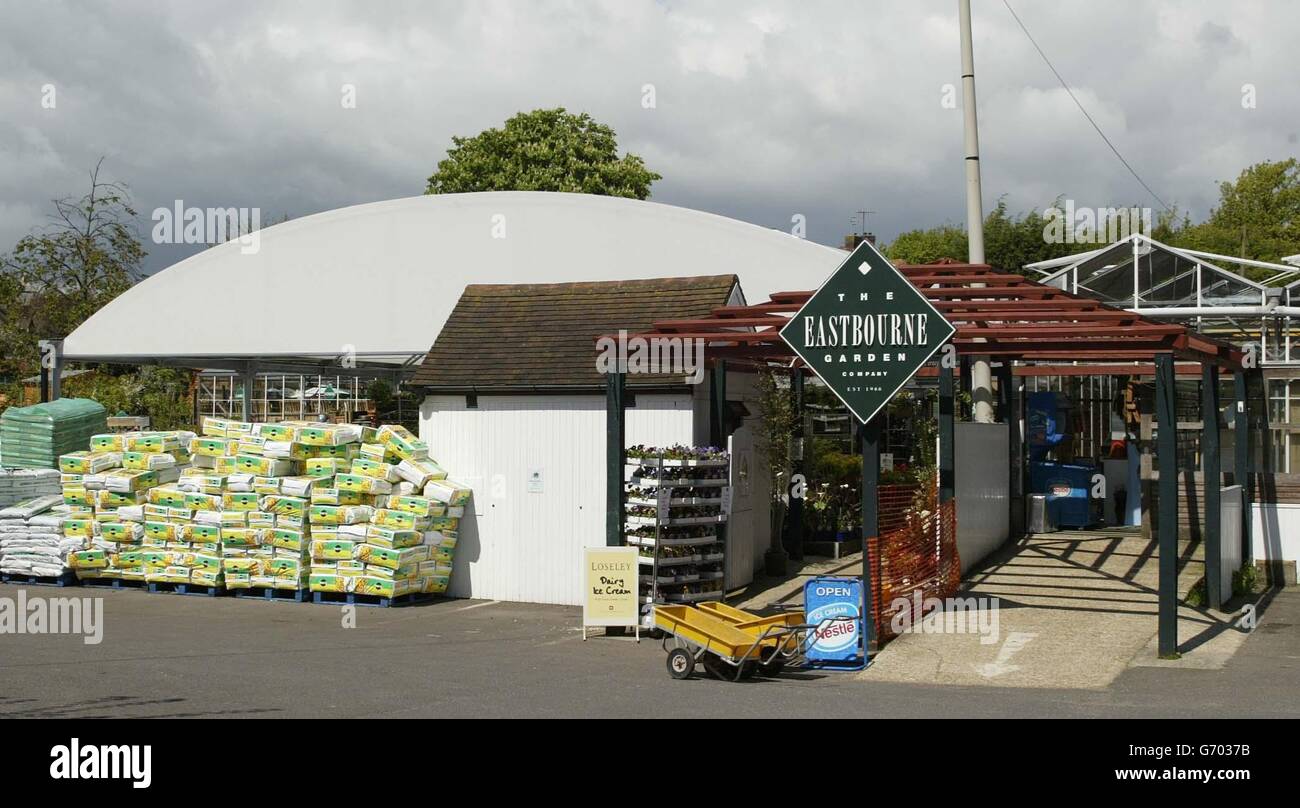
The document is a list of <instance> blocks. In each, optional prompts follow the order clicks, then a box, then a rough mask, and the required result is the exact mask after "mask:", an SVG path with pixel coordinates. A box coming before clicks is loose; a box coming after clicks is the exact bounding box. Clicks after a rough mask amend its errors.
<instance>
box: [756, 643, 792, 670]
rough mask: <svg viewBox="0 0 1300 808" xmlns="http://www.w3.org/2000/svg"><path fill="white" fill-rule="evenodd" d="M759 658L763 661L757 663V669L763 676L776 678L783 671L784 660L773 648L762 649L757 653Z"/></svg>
mask: <svg viewBox="0 0 1300 808" xmlns="http://www.w3.org/2000/svg"><path fill="white" fill-rule="evenodd" d="M759 657H760V658H761V659H762V660H763V661H762V662H760V663H758V669H759V670H760V671H761V672H762V673H763V675H764V676H776V675H777V674H779V673H780V672H781V671H783V670H785V663H786V658H785V657H784V656H782V655H781V654H778V653H777V651H776V649H775V648H764V649H763V650H762V651H760V652H759Z"/></svg>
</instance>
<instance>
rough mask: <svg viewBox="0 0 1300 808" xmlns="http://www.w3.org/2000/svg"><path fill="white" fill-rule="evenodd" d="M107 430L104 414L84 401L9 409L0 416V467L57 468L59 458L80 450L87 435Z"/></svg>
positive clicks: (87, 441)
mask: <svg viewBox="0 0 1300 808" xmlns="http://www.w3.org/2000/svg"><path fill="white" fill-rule="evenodd" d="M107 431H108V416H107V413H105V411H104V408H103V407H102V406H101V405H100V404H99V402H96V401H92V400H90V399H88V398H60V399H58V400H56V401H50V402H47V403H45V404H33V405H32V406H30V407H10V408H9V409H7V410H5V411H4V413H3V414H0V466H4V467H6V468H22V469H52V468H57V467H58V464H59V455H62V454H69V453H71V452H77V451H84V450H85V449H86V447H87V446H89V445H90V439H91V436H93V435H96V434H99V433H103V432H107Z"/></svg>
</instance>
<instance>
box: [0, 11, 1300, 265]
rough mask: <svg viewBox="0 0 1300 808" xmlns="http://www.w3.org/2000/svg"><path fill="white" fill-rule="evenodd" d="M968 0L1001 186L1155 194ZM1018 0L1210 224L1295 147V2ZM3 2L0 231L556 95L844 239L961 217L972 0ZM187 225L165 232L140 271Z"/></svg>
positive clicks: (354, 187)
mask: <svg viewBox="0 0 1300 808" xmlns="http://www.w3.org/2000/svg"><path fill="white" fill-rule="evenodd" d="M973 5H974V6H975V10H974V15H975V22H974V30H975V60H976V62H975V64H976V76H977V80H978V92H979V116H980V142H981V147H982V152H983V155H982V156H983V166H984V177H983V181H984V192H985V207H986V209H987V208H988V207H991V206H992V205H993V204H994V202H995V201H996V200H997V198H998V197H1000V196H1005V197H1006V199H1007V201H1008V204H1009V205H1010V206H1011V208H1012V209H1013V210H1024V209H1027V208H1031V207H1036V208H1040V209H1041V208H1042V207H1044V206H1045V205H1047V204H1050V202H1051V201H1052V200H1053V199H1054V198H1055V197H1056V196H1058V195H1065V196H1067V197H1069V198H1071V199H1074V200H1075V201H1076V203H1077V204H1078V205H1080V206H1103V205H1128V204H1138V205H1145V206H1151V207H1157V208H1158V203H1156V202H1155V201H1154V200H1153V199H1151V197H1150V196H1149V195H1148V194H1147V193H1146V191H1144V190H1143V189H1142V187H1141V186H1140V185H1138V183H1137V181H1136V180H1134V179H1133V177H1132V176H1131V175H1130V174H1129V173H1128V172H1127V171H1126V170H1125V169H1124V167H1123V165H1121V164H1120V162H1119V161H1118V160H1117V159H1116V158H1115V157H1114V155H1113V154H1111V152H1110V151H1109V150H1108V149H1107V147H1106V146H1105V144H1104V143H1103V142H1102V141H1101V139H1100V138H1099V137H1098V136H1097V134H1096V132H1094V131H1093V130H1092V128H1091V127H1090V126H1089V125H1088V124H1087V122H1086V121H1085V120H1084V118H1083V116H1082V115H1081V114H1080V113H1079V111H1078V110H1077V109H1076V108H1075V106H1074V104H1073V102H1071V101H1070V99H1069V97H1068V96H1067V95H1066V93H1065V91H1064V90H1062V89H1061V87H1060V85H1059V84H1058V83H1057V81H1056V79H1055V77H1054V76H1053V75H1052V74H1051V72H1050V71H1049V70H1048V69H1047V67H1046V66H1045V65H1044V64H1043V62H1042V60H1041V59H1040V57H1039V56H1038V54H1037V53H1036V52H1035V51H1034V50H1033V47H1032V45H1031V44H1030V42H1029V41H1028V40H1027V39H1026V37H1025V35H1024V33H1023V32H1022V31H1021V30H1020V29H1019V27H1017V25H1016V23H1015V21H1014V19H1013V18H1012V17H1011V14H1010V13H1009V12H1008V10H1007V8H1006V7H1005V5H1004V4H1003V3H1002V2H1001V0H975V2H974V4H973ZM1011 5H1012V7H1013V8H1015V10H1016V12H1017V13H1018V14H1019V15H1020V17H1021V19H1022V20H1023V21H1024V23H1025V25H1026V26H1028V28H1029V31H1030V32H1031V33H1032V34H1033V35H1034V37H1035V38H1036V39H1037V40H1038V43H1039V44H1040V45H1041V46H1042V48H1043V49H1044V51H1045V52H1046V53H1047V55H1048V56H1049V58H1051V59H1052V60H1053V62H1054V63H1055V65H1056V67H1057V69H1058V70H1059V71H1060V72H1061V73H1062V75H1063V76H1064V77H1065V79H1066V80H1067V81H1068V82H1070V84H1071V86H1072V87H1073V88H1074V90H1075V93H1076V95H1077V97H1078V98H1079V100H1080V101H1081V102H1082V103H1083V105H1084V106H1085V107H1086V108H1087V109H1088V111H1089V112H1090V113H1091V114H1092V116H1093V118H1094V119H1095V120H1096V121H1097V123H1098V124H1099V125H1100V126H1101V128H1102V129H1103V131H1105V132H1106V133H1107V135H1108V136H1109V137H1110V138H1111V140H1112V141H1113V142H1114V143H1115V144H1116V146H1117V147H1118V148H1119V149H1120V150H1121V152H1123V153H1124V155H1125V156H1126V157H1127V158H1128V159H1129V162H1130V163H1131V164H1133V165H1134V167H1136V168H1137V170H1138V172H1139V173H1140V174H1141V175H1142V176H1143V178H1144V179H1145V180H1146V181H1147V183H1148V184H1149V185H1150V186H1151V187H1152V189H1153V190H1154V191H1155V192H1156V193H1157V194H1158V195H1159V196H1160V197H1161V198H1162V199H1164V200H1165V201H1166V202H1168V203H1170V204H1177V205H1178V206H1179V207H1180V208H1182V209H1185V210H1188V211H1190V212H1191V214H1192V215H1193V217H1194V218H1199V217H1202V216H1204V215H1205V214H1206V213H1207V212H1208V210H1209V208H1210V206H1211V205H1212V204H1213V202H1214V200H1215V199H1216V193H1217V192H1216V187H1217V186H1216V183H1217V182H1218V181H1220V180H1224V179H1229V178H1232V177H1235V176H1236V174H1237V173H1238V171H1240V170H1241V168H1243V167H1244V166H1246V165H1249V164H1251V163H1254V162H1257V161H1260V160H1265V159H1280V158H1285V157H1289V156H1294V155H1297V154H1300V143H1297V131H1300V85H1297V82H1296V81H1295V70H1296V68H1295V51H1294V48H1295V43H1296V42H1297V36H1296V35H1297V33H1300V5H1298V4H1296V3H1294V2H1291V0H1274V1H1273V2H1264V1H1261V2H1246V1H1243V0H1236V1H1235V2H1232V3H1223V2H1219V1H1218V0H1203V1H1201V2H1196V1H1195V0H1186V1H1185V2H1174V0H1096V1H1095V2H1089V3H1058V2H1041V0H1011ZM0 10H2V11H3V19H4V21H5V23H4V25H3V26H2V27H0V250H7V249H8V248H9V247H10V246H11V245H12V244H13V243H14V242H15V241H16V240H17V239H18V238H19V237H21V236H22V235H23V234H25V233H27V232H28V231H30V230H31V229H32V228H33V227H35V226H39V225H40V224H41V223H42V222H43V221H45V217H46V216H47V214H48V211H49V209H50V205H49V200H50V199H51V198H52V197H55V196H62V195H67V194H73V193H80V192H81V191H82V190H83V189H84V186H85V182H86V179H85V178H86V172H87V171H88V169H89V168H90V167H91V166H93V165H94V163H95V161H96V160H97V159H98V158H99V157H100V156H101V155H103V156H105V157H106V160H105V163H104V172H105V174H106V175H108V176H109V177H110V178H111V179H115V180H120V181H123V182H125V183H127V184H129V186H130V188H131V192H132V195H133V197H134V200H135V204H136V207H137V208H138V210H139V211H140V213H141V218H140V229H141V232H142V234H144V235H145V236H146V237H148V234H149V227H150V221H149V216H150V213H151V212H152V211H153V209H155V208H157V207H160V206H163V207H171V206H172V205H174V204H175V201H176V200H184V202H185V204H186V205H197V206H200V207H210V206H221V207H225V206H242V207H257V208H260V209H261V211H262V213H263V218H264V219H265V218H271V217H274V218H279V216H280V215H282V214H288V215H290V216H294V217H297V216H302V215H305V214H309V213H314V212H318V211H322V210H328V209H330V208H335V207H340V206H345V205H350V204H356V203H362V202H370V201H375V200H381V199H389V198H394V197H401V196H410V195H415V194H419V193H421V192H422V191H423V189H424V185H425V179H426V177H428V175H429V174H430V173H432V171H433V170H434V168H435V166H436V164H437V162H438V160H439V159H440V158H441V157H442V156H443V154H444V152H445V150H446V148H447V147H448V146H449V144H450V139H451V137H452V136H453V135H467V134H474V133H477V132H478V131H480V130H482V129H484V128H487V127H490V126H496V125H499V124H500V123H501V122H502V121H504V120H505V119H506V118H507V117H509V116H510V115H512V114H513V113H515V112H517V111H519V110H528V109H534V108H538V107H549V106H564V107H567V108H568V109H570V110H574V111H578V110H581V111H586V112H588V113H590V114H591V115H593V116H594V117H595V118H597V119H598V120H601V121H603V122H606V123H608V124H610V125H611V126H613V127H614V129H615V130H616V131H617V132H618V134H619V138H620V143H621V145H622V147H623V148H624V149H626V150H630V151H632V152H635V153H637V154H640V155H641V156H643V157H644V158H645V160H646V162H647V163H648V164H649V165H650V166H651V167H652V168H653V169H655V170H656V171H658V172H659V173H661V174H663V175H664V179H663V180H661V181H660V182H659V183H657V184H656V185H655V187H654V193H653V197H652V198H653V199H654V200H655V201H659V202H666V203H670V204H675V205H682V206H686V207H692V208H699V209H703V210H707V211H711V212H714V213H719V214H723V215H727V216H733V217H736V218H739V219H744V220H746V221H750V222H754V223H756V224H761V225H765V226H770V227H778V228H783V229H789V227H790V221H791V216H792V215H794V214H802V215H804V216H805V217H806V218H807V223H808V237H809V238H811V239H814V240H816V241H820V242H823V243H832V244H833V243H838V242H839V241H840V240H841V239H842V238H843V236H844V234H845V233H846V232H848V231H849V230H850V229H851V225H850V217H851V216H853V214H854V212H855V211H857V210H860V209H867V210H873V211H876V213H875V214H874V215H873V216H871V217H870V227H871V229H872V230H874V231H875V232H876V233H878V234H879V235H880V236H881V237H882V238H883V239H886V240H888V239H890V238H892V237H893V236H894V235H896V234H897V233H898V232H900V231H902V230H906V229H910V228H913V227H921V226H929V225H933V224H939V223H943V222H952V223H957V224H960V223H962V222H963V216H964V203H963V192H964V184H963V167H962V137H961V135H962V132H961V125H962V121H961V111H960V92H959V88H960V81H959V67H960V61H959V50H958V47H959V43H958V35H957V3H956V0H895V1H892V2H885V1H883V0H881V1H877V2H869V1H868V0H857V1H856V2H848V1H847V0H841V2H815V1H813V0H800V2H790V3H780V2H764V3H752V4H751V3H742V2H725V3H724V2H703V0H690V1H688V0H673V1H672V2H651V1H650V0H644V1H643V0H607V1H605V2H601V1H600V0H573V1H572V2H541V1H539V0H513V1H510V0H472V1H471V0H462V1H461V2H427V1H425V2H405V3H403V2H329V1H326V0H312V2H263V3H239V2H221V3H213V2H182V1H180V0H178V1H177V2H171V3H154V2H150V3H143V2H141V3H130V2H82V3H72V2H52V1H51V2H39V3H37V2H29V1H28V0H4V2H0ZM47 85H52V86H53V88H54V95H53V99H54V104H53V108H52V109H51V108H47V107H48V106H49V105H48V104H43V103H42V101H43V100H48V99H49V97H50V95H49V91H48V88H47ZM344 85H352V86H353V87H355V97H356V107H355V108H354V109H348V108H344V105H343V104H342V103H341V101H342V95H343V86H344ZM646 85H653V87H654V96H655V105H654V107H653V108H650V109H647V108H645V107H644V106H643V104H642V99H643V97H644V90H643V88H644V87H645V86H646ZM945 85H954V86H955V87H957V88H958V94H957V102H958V103H957V105H956V107H955V108H954V107H952V106H950V105H949V106H946V105H945V104H944V103H943V101H944V98H945ZM1245 85H1250V86H1251V87H1252V88H1253V97H1254V106H1253V108H1247V107H1244V106H1243V97H1244V95H1243V94H1244V93H1247V92H1249V91H1248V90H1244V89H1243V88H1244V86H1245ZM193 249H194V248H185V247H170V246H166V245H162V246H158V245H152V244H150V245H149V250H150V253H151V255H150V258H149V260H148V265H147V268H148V269H150V270H156V269H158V268H161V267H163V266H167V265H169V264H171V263H173V262H174V261H176V260H178V259H179V258H180V257H183V256H184V255H185V254H187V253H188V252H192V251H193Z"/></svg>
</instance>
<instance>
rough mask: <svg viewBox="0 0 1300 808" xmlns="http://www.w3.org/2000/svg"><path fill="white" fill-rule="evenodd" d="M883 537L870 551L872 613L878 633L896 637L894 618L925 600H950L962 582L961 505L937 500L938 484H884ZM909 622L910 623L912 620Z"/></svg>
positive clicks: (881, 505)
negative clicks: (958, 532) (891, 626)
mask: <svg viewBox="0 0 1300 808" xmlns="http://www.w3.org/2000/svg"><path fill="white" fill-rule="evenodd" d="M877 501H878V503H879V505H878V507H879V520H880V522H879V524H880V536H878V537H877V538H874V539H871V540H870V541H869V542H868V544H869V548H870V552H871V579H872V580H871V592H872V596H873V597H872V599H873V601H874V602H873V603H872V613H873V616H874V617H875V622H876V636H877V637H878V638H879V639H880V640H886V639H889V638H892V637H893V636H895V634H894V632H893V631H892V630H891V629H890V625H891V623H892V621H893V618H894V616H895V615H896V614H898V613H899V612H900V611H902V610H904V609H906V610H909V611H911V612H912V616H913V617H915V618H919V614H918V613H917V610H918V608H919V605H920V603H922V602H923V601H924V600H925V599H926V598H947V597H951V596H953V595H955V594H956V593H957V588H958V587H959V586H960V585H961V561H960V559H959V557H958V555H957V503H956V502H952V501H949V502H945V503H943V504H942V505H939V504H938V503H937V501H936V496H935V486H934V485H933V483H931V484H929V485H911V486H906V485H897V486H881V487H880V493H879V496H878V498H877ZM909 624H910V622H909Z"/></svg>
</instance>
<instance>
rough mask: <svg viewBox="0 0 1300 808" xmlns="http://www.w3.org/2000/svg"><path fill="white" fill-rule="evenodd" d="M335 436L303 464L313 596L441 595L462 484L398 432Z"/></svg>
mask: <svg viewBox="0 0 1300 808" xmlns="http://www.w3.org/2000/svg"><path fill="white" fill-rule="evenodd" d="M358 437H359V442H357V443H353V442H351V441H350V440H346V439H344V436H342V435H336V436H335V437H334V439H333V441H332V442H331V443H330V445H332V446H336V447H340V449H341V450H340V451H338V452H337V453H336V456H333V457H328V458H327V457H318V458H315V459H314V461H309V463H308V467H307V473H308V474H309V475H312V476H313V477H314V478H315V479H316V481H317V482H316V487H315V488H314V489H313V492H312V496H311V507H310V510H309V516H308V523H309V528H310V531H311V545H310V554H311V568H310V578H309V586H310V588H311V590H312V591H315V592H334V593H344V592H346V593H351V594H357V595H371V596H377V597H386V598H392V597H400V596H402V595H407V594H413V593H441V592H445V591H447V584H448V580H449V578H450V576H451V562H452V553H453V551H454V550H455V547H456V538H457V532H458V529H459V524H460V518H461V516H462V515H463V514H464V510H465V503H466V502H467V501H468V500H469V497H470V490H469V487H468V486H465V485H462V484H460V483H456V482H453V481H451V480H448V479H447V473H446V472H445V471H443V469H442V468H440V467H439V466H438V464H437V463H435V462H434V461H433V460H431V459H430V458H429V448H428V446H426V445H425V443H424V442H423V441H421V440H419V439H418V438H416V437H415V436H414V435H412V434H411V433H410V432H409V431H407V430H406V429H404V428H403V427H401V426H382V427H380V428H379V429H378V430H369V429H366V430H363V432H362V434H361V435H360V436H358Z"/></svg>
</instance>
